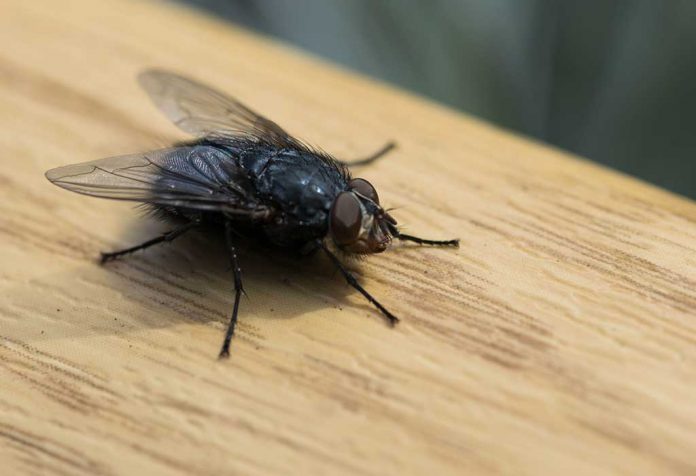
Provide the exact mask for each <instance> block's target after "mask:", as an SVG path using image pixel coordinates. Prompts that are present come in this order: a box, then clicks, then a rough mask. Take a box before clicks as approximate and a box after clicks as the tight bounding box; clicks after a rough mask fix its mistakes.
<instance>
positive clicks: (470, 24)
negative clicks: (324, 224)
mask: <svg viewBox="0 0 696 476" xmlns="http://www.w3.org/2000/svg"><path fill="white" fill-rule="evenodd" d="M182 1H184V2H185V3H189V4H193V5H196V6H199V7H203V8H205V9H207V10H208V11H210V12H213V13H215V14H218V15H220V16H222V17H224V18H227V19H229V20H231V21H233V22H235V23H238V24H242V25H245V26H247V27H250V28H252V29H254V30H257V31H260V32H262V33H265V34H270V35H272V36H275V37H277V38H280V39H282V40H285V41H288V42H290V43H293V44H295V45H297V46H300V47H302V48H304V49H307V50H309V51H311V52H313V53H315V54H318V55H321V56H324V57H326V58H328V59H330V60H333V61H335V62H339V63H342V64H344V65H346V66H348V67H350V68H353V69H355V70H358V71H361V72H363V73H366V74H369V75H371V76H375V77H377V78H381V79H383V80H386V81H389V82H392V83H394V84H397V85H399V86H401V87H404V88H407V89H410V90H413V91H416V92H418V93H420V94H423V95H425V96H428V97H430V98H432V99H435V100H437V101H439V102H442V103H445V104H448V105H450V106H452V107H454V108H457V109H460V110H462V111H465V112H468V113H470V114H474V115H476V116H478V117H481V118H483V119H486V120H488V121H491V122H493V123H496V124H498V125H500V126H503V127H506V128H509V129H513V130H515V131H519V132H521V133H523V134H527V135H530V136H533V137H536V138H538V139H540V140H542V141H545V142H548V143H550V144H553V145H556V146H558V147H561V148H563V149H566V150H570V151H572V152H575V153H577V154H580V155H583V156H585V157H588V158H590V159H592V160H595V161H597V162H600V163H602V164H605V165H608V166H610V167H613V168H616V169H619V170H621V171H624V172H626V173H629V174H631V175H634V176H637V177H640V178H642V179H644V180H647V181H649V182H652V183H655V184H657V185H659V186H662V187H665V188H668V189H670V190H673V191H675V192H678V193H681V194H684V195H687V196H690V197H692V198H696V161H695V156H696V133H695V132H696V1H694V0H623V1H622V0H585V1H581V0H566V1H564V0H430V1H426V0H423V1H418V0H383V1H380V0H293V1H283V0H256V1H255V0H182Z"/></svg>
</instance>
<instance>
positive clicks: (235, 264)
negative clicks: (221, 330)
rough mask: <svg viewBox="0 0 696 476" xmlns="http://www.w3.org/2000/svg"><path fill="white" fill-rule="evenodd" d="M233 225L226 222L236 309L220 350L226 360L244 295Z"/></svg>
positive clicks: (233, 310)
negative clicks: (233, 239) (233, 238)
mask: <svg viewBox="0 0 696 476" xmlns="http://www.w3.org/2000/svg"><path fill="white" fill-rule="evenodd" d="M232 233H233V231H232V225H231V224H230V222H229V221H228V222H225V239H226V240H227V247H228V248H229V250H230V260H231V261H232V272H233V273H234V307H233V308H232V317H230V322H229V324H228V325H227V332H226V333H225V340H224V341H223V343H222V348H221V349H220V355H219V357H220V358H221V359H222V358H226V357H229V356H230V342H232V336H233V335H234V328H235V326H236V325H237V314H238V313H239V301H240V300H241V297H242V293H244V287H243V286H242V270H241V268H240V267H239V260H238V259H237V249H236V248H235V247H234V244H233V243H232Z"/></svg>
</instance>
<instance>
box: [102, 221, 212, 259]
mask: <svg viewBox="0 0 696 476" xmlns="http://www.w3.org/2000/svg"><path fill="white" fill-rule="evenodd" d="M198 225H200V222H198V221H191V222H188V223H186V224H184V225H181V226H180V227H179V228H176V229H174V230H172V231H168V232H166V233H162V234H161V235H160V236H158V237H156V238H152V239H151V240H147V241H146V242H144V243H141V244H139V245H137V246H132V247H130V248H126V249H124V250H119V251H113V252H111V253H104V252H102V253H101V258H100V261H101V263H102V264H104V263H106V262H107V261H111V260H113V259H116V258H118V257H119V256H123V255H127V254H129V253H133V252H134V251H140V250H144V249H146V248H149V247H151V246H154V245H157V244H159V243H164V242H170V241H174V240H175V239H177V238H178V237H180V236H181V235H183V234H184V233H186V232H187V231H189V230H191V229H192V228H195V227H197V226H198Z"/></svg>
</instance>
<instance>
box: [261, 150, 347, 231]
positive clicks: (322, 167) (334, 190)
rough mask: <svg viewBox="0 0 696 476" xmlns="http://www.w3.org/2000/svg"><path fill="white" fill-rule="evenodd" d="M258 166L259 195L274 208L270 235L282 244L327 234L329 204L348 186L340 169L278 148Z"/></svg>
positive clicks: (300, 152)
mask: <svg viewBox="0 0 696 476" xmlns="http://www.w3.org/2000/svg"><path fill="white" fill-rule="evenodd" d="M257 170H259V173H258V174H257V175H256V176H255V177H254V181H255V185H256V189H257V192H258V196H259V197H260V198H261V199H262V200H264V201H268V202H269V203H271V204H272V205H273V207H274V208H275V209H276V210H277V213H276V216H275V217H274V220H275V222H274V223H271V224H268V226H266V233H267V235H268V236H269V238H271V239H272V240H273V241H275V242H277V243H279V244H285V243H287V242H292V243H295V242H301V241H303V240H304V241H309V240H312V239H316V238H322V237H324V236H325V235H326V233H327V226H328V222H329V220H328V216H329V212H330V210H331V206H332V205H333V203H334V201H335V199H336V196H337V195H338V194H339V193H341V191H342V190H345V188H346V186H347V180H346V177H345V175H343V174H342V172H341V170H340V169H338V168H336V166H335V165H332V164H331V163H328V162H326V161H324V160H322V158H321V157H318V156H316V155H314V154H311V153H308V152H303V151H296V150H281V151H277V152H276V153H275V154H274V155H273V156H272V157H271V158H270V159H269V160H267V162H266V163H265V165H264V166H263V167H262V168H261V169H257Z"/></svg>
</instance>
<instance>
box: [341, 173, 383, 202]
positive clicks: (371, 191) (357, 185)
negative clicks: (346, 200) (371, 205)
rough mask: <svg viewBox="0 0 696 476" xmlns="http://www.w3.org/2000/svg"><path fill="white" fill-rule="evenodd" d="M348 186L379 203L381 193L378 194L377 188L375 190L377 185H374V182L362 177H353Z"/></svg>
mask: <svg viewBox="0 0 696 476" xmlns="http://www.w3.org/2000/svg"><path fill="white" fill-rule="evenodd" d="M348 187H349V188H350V189H351V190H355V191H356V192H358V193H359V194H360V195H362V196H363V197H366V198H369V199H370V200H372V201H373V202H375V203H376V204H377V205H379V195H377V190H375V187H373V186H372V184H371V183H370V182H368V181H367V180H365V179H361V178H356V179H353V180H351V181H350V183H349V184H348Z"/></svg>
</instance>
